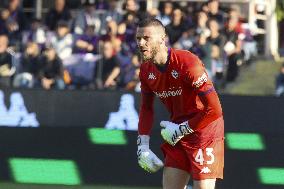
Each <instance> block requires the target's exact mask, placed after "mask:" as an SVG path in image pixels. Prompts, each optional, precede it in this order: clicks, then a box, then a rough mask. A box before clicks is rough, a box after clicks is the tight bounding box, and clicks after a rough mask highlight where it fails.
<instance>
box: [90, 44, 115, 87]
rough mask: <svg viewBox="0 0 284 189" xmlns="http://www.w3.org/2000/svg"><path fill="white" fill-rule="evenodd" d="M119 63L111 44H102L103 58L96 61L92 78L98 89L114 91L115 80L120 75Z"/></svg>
mask: <svg viewBox="0 0 284 189" xmlns="http://www.w3.org/2000/svg"><path fill="white" fill-rule="evenodd" d="M119 65H120V62H119V60H118V59H117V57H116V56H115V55H114V49H113V45H112V43H111V42H109V41H106V42H104V44H103V58H102V59H101V60H98V61H97V64H96V67H95V71H94V78H95V83H96V87H97V88H98V89H115V88H116V87H117V82H116V78H117V77H118V75H119V73H120V68H119Z"/></svg>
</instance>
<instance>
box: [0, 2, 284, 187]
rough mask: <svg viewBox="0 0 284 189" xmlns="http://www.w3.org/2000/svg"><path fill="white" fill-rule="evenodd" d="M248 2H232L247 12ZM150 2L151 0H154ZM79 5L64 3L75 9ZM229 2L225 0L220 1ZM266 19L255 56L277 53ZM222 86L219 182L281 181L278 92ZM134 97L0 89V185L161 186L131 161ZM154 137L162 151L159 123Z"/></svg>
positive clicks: (39, 7) (43, 6)
mask: <svg viewBox="0 0 284 189" xmlns="http://www.w3.org/2000/svg"><path fill="white" fill-rule="evenodd" d="M3 2H4V1H3ZM31 2H32V3H31ZM50 2H51V1H23V8H24V10H25V12H26V14H27V15H29V16H30V18H32V17H33V16H34V15H36V16H38V17H44V15H45V14H46V13H47V10H48V8H50V7H51V6H53V4H52V3H50ZM118 2H119V3H121V4H123V1H118ZM194 2H204V1H194ZM221 2H222V1H221ZM251 2H252V1H238V2H237V3H235V4H237V5H239V6H240V7H242V8H244V9H241V10H242V11H244V12H246V11H247V12H250V10H249V7H250V6H251V4H250V3H251ZM263 2H264V1H263ZM148 3H152V4H153V6H155V1H154V3H153V2H152V1H148ZM268 3H270V4H272V1H268ZM1 4H2V3H1ZM79 5H80V2H79V1H70V2H69V6H70V7H71V8H73V9H72V10H73V11H76V7H78V6H79ZM142 5H143V3H142ZM144 5H145V6H146V5H147V3H145V4H144ZM231 5H232V2H231V1H224V4H223V6H224V7H228V6H231ZM148 6H149V5H148ZM0 8H1V6H0ZM145 8H146V7H145ZM264 23H265V24H264V25H265V26H266V28H264V29H263V30H261V29H260V30H259V35H260V36H259V38H257V39H258V40H259V41H257V42H258V44H259V45H258V48H259V49H258V51H259V55H258V56H259V57H262V58H263V57H264V56H263V54H265V55H266V56H265V57H266V58H270V59H271V58H272V57H274V58H278V54H277V53H276V52H275V51H274V49H275V48H276V49H277V50H278V44H271V43H268V41H269V40H268V39H269V38H271V35H273V34H271V33H269V31H268V30H267V25H266V24H267V23H266V21H265V19H264ZM263 31H264V32H265V33H266V34H265V35H264V33H262V32H263ZM274 37H275V36H274ZM267 38H268V39H267ZM275 53H276V54H275ZM272 65H273V64H272ZM273 66H277V65H273ZM233 85H234V83H233ZM220 93H222V95H221V102H222V105H223V109H224V118H225V123H226V130H225V131H226V146H225V148H226V157H225V158H226V159H225V160H226V161H225V179H224V180H223V181H219V182H218V183H217V189H234V188H243V189H246V188H250V189H254V188H260V189H274V188H275V189H278V188H279V189H280V188H283V186H284V161H283V156H284V150H283V145H284V140H283V134H284V128H283V123H284V116H283V111H282V109H283V106H284V101H283V98H281V97H275V96H272V95H271V96H237V95H234V96H232V95H226V94H225V93H226V90H224V91H222V90H220ZM270 93H271V94H273V91H271V92H270ZM139 100H140V96H139V93H136V92H134V91H125V90H119V91H113V90H111V91H108V90H102V91H100V90H91V89H86V90H82V89H80V90H79V89H76V90H74V89H71V90H55V89H53V90H44V89H16V88H13V87H11V88H8V89H7V88H3V89H1V90H0V125H1V127H0V188H1V189H2V188H3V189H24V188H29V189H30V188H31V189H33V188H40V189H55V188H56V189H57V188H58V189H61V188H62V189H63V188H64V189H65V188H66V189H71V188H78V189H87V188H98V189H100V188H101V189H111V188H121V189H122V188H125V189H127V188H129V189H130V188H132V189H139V188H141V189H142V188H143V189H151V188H152V189H154V188H155V189H156V188H161V185H160V182H161V181H160V179H161V171H160V172H158V173H157V174H153V175H149V174H147V173H145V172H144V171H143V170H141V169H140V168H139V167H138V166H137V159H136V136H137V132H136V131H135V127H133V124H132V123H135V122H137V113H138V110H139ZM155 112H156V114H155V125H158V123H159V121H160V120H163V119H165V117H167V116H168V114H167V112H166V110H165V109H164V107H163V106H162V105H161V104H160V102H158V101H156V102H155ZM153 138H155V140H152V141H151V145H152V148H153V150H154V151H155V152H157V153H158V154H159V156H160V157H161V156H162V154H161V152H160V150H159V145H160V144H161V142H162V141H161V138H160V137H159V128H158V127H155V128H154V130H153Z"/></svg>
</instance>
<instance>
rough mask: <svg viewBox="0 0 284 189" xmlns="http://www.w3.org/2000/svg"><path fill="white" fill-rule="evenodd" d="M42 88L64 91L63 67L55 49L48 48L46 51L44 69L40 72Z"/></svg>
mask: <svg viewBox="0 0 284 189" xmlns="http://www.w3.org/2000/svg"><path fill="white" fill-rule="evenodd" d="M40 81H41V86H42V87H43V88H44V89H51V88H55V89H64V88H65V83H64V81H63V65H62V61H61V60H60V58H59V57H58V56H57V54H56V51H55V49H53V48H47V49H46V50H45V51H44V56H43V59H42V67H41V71H40Z"/></svg>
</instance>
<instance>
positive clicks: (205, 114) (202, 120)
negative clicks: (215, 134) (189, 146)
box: [189, 86, 223, 130]
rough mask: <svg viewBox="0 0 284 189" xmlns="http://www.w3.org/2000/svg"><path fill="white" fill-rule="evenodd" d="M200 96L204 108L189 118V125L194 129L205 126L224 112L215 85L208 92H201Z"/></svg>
mask: <svg viewBox="0 0 284 189" xmlns="http://www.w3.org/2000/svg"><path fill="white" fill-rule="evenodd" d="M206 93H208V94H206ZM199 98H200V100H201V102H202V103H203V105H204V110H203V111H202V112H199V113H198V114H196V115H195V116H194V117H193V118H191V119H190V120H189V125H190V127H191V128H192V129H193V130H200V129H202V128H204V127H205V126H207V125H209V124H210V123H211V122H213V121H215V120H216V119H218V118H219V117H221V116H222V114H223V113H222V108H221V104H220V101H219V98H218V95H217V93H216V91H215V90H214V88H213V86H212V88H210V89H208V90H207V92H206V91H205V92H203V93H202V92H201V93H200V94H199Z"/></svg>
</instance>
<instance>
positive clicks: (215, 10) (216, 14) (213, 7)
mask: <svg viewBox="0 0 284 189" xmlns="http://www.w3.org/2000/svg"><path fill="white" fill-rule="evenodd" d="M207 5H208V17H209V18H210V19H211V18H213V19H215V20H217V22H218V23H219V24H220V26H224V23H225V13H224V12H223V11H222V10H220V9H219V0H209V1H208V3H207Z"/></svg>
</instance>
